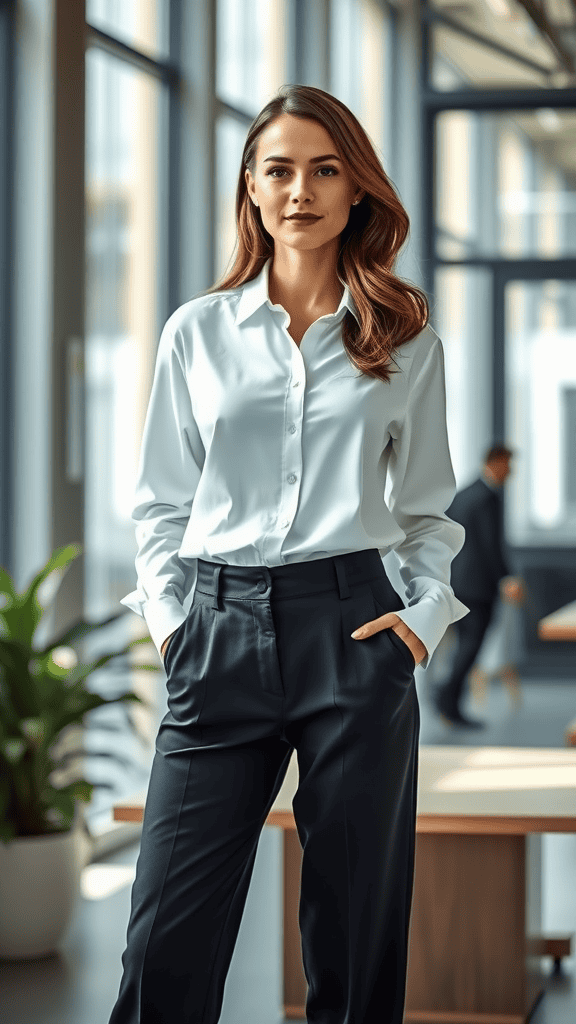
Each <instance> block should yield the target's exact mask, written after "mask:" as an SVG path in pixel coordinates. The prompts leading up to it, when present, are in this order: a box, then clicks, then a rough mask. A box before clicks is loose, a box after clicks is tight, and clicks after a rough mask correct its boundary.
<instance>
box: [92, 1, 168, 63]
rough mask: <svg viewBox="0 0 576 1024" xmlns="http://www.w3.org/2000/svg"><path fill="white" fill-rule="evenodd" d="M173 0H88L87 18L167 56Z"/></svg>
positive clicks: (124, 39) (149, 51)
mask: <svg viewBox="0 0 576 1024" xmlns="http://www.w3.org/2000/svg"><path fill="white" fill-rule="evenodd" d="M169 14H170V0H86V20H87V21H88V22H90V24H91V25H94V27H95V28H99V29H101V30H102V31H103V32H107V33H108V34H109V35H112V36H114V37H115V38H116V39H120V40H122V42H124V43H128V45H129V46H133V47H134V48H135V49H137V50H142V51H144V52H145V53H147V54H149V55H150V56H151V57H166V56H167V55H168V44H169V35H168V31H169Z"/></svg>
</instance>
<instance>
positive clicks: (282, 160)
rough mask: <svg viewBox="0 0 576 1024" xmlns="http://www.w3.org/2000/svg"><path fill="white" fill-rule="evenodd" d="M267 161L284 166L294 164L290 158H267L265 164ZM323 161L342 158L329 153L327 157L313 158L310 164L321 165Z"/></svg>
mask: <svg viewBox="0 0 576 1024" xmlns="http://www.w3.org/2000/svg"><path fill="white" fill-rule="evenodd" d="M267 160H278V161H279V162H280V163H283V164H293V163H294V161H293V160H292V159H291V157H289V156H267V157H266V160H264V163H266V161H267ZM321 160H340V157H339V156H336V154H335V153H327V154H326V156H311V157H310V160H309V161H308V163H311V164H319V163H320V161H321Z"/></svg>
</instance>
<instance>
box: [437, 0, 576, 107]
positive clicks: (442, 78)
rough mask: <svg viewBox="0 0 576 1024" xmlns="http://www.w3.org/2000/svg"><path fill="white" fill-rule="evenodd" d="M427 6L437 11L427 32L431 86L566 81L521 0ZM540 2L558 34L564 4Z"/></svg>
mask: <svg viewBox="0 0 576 1024" xmlns="http://www.w3.org/2000/svg"><path fill="white" fill-rule="evenodd" d="M427 6H429V8H430V11H431V12H433V13H438V15H439V18H438V19H437V20H436V21H435V22H434V23H433V27H432V32H431V64H430V81H431V85H432V87H433V88H434V89H438V90H440V91H450V90H452V89H458V88H462V86H464V87H466V86H467V87H473V88H476V89H542V88H559V89H562V88H564V87H566V86H568V85H571V84H572V81H571V75H570V73H569V71H568V70H567V69H566V68H564V67H563V66H562V64H561V63H560V62H559V60H558V55H557V52H556V51H555V48H554V46H553V44H552V42H551V40H549V39H547V38H546V36H545V35H544V33H543V32H541V31H539V29H538V28H537V27H536V25H535V24H534V21H533V20H532V18H531V17H530V15H529V14H528V11H527V10H526V9H525V8H524V6H523V5H522V4H521V3H516V2H515V0H474V2H472V3H453V0H429V3H428V4H427ZM544 8H545V10H544V11H543V12H544V13H545V15H546V17H547V18H548V20H549V21H550V22H551V23H552V24H554V23H556V26H555V27H556V32H557V34H558V36H559V37H560V38H561V36H562V29H561V27H560V26H561V25H566V24H567V22H568V21H569V19H570V12H569V8H567V7H564V6H563V5H562V4H560V5H559V6H558V5H557V4H556V3H550V2H549V0H545V3H544ZM457 26H462V27H464V28H465V29H468V30H469V34H467V33H466V32H462V31H458V28H457ZM491 43H493V44H494V45H493V46H492V45H490V44H491ZM566 44H568V39H567V40H566ZM566 49H569V46H568V45H566Z"/></svg>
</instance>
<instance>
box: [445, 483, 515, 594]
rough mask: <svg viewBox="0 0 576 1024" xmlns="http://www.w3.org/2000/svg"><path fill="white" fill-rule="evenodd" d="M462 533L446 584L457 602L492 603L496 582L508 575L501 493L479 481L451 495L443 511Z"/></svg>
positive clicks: (509, 573)
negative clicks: (449, 502)
mask: <svg viewBox="0 0 576 1024" xmlns="http://www.w3.org/2000/svg"><path fill="white" fill-rule="evenodd" d="M446 514H447V515H448V516H449V517H450V519H454V520H455V521H456V522H457V523H461V524H462V526H463V527H464V529H465V530H466V538H465V540H464V545H463V547H462V549H461V550H460V551H459V552H458V554H457V555H456V556H455V557H454V559H453V560H452V566H451V576H450V583H451V586H452V589H453V590H454V593H455V595H456V597H457V598H459V600H460V601H463V602H464V604H466V603H467V601H468V600H470V601H493V600H494V599H495V598H496V596H497V594H498V582H499V580H500V579H501V578H502V577H503V576H509V575H511V572H510V568H509V565H508V561H507V558H506V555H505V552H504V536H503V515H502V493H501V491H500V492H496V491H494V490H492V488H491V487H489V486H488V484H487V483H486V482H485V481H484V480H483V479H482V477H479V478H478V479H477V480H474V481H473V482H472V483H471V484H469V485H468V487H464V488H463V489H462V490H461V491H458V493H457V494H456V495H455V497H454V500H453V502H452V504H451V505H450V507H449V508H448V509H446Z"/></svg>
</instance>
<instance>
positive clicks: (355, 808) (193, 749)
mask: <svg viewBox="0 0 576 1024" xmlns="http://www.w3.org/2000/svg"><path fill="white" fill-rule="evenodd" d="M403 607H404V605H403V602H402V600H401V598H400V597H399V595H398V594H397V593H396V591H395V590H394V588H393V587H392V584H391V583H390V581H389V579H388V577H387V575H386V572H385V569H384V566H383V564H382V560H381V558H380V555H379V552H378V550H377V549H376V548H368V549H365V550H363V551H356V552H351V553H348V554H343V555H336V556H331V557H327V558H321V559H315V560H310V561H300V562H296V563H289V564H286V565H281V566H272V567H266V566H260V565H258V566H232V565H224V564H222V563H217V562H212V561H206V560H204V559H199V560H198V577H197V584H196V589H195V592H194V598H193V601H192V604H191V606H190V610H189V612H188V616H187V618H186V620H185V621H184V622H183V623H182V624H181V625H180V626H179V627H178V629H177V631H176V632H175V633H174V635H173V637H172V639H171V641H170V643H169V645H168V649H167V651H166V655H165V657H166V676H167V683H166V685H167V690H168V709H169V710H168V712H167V714H166V715H165V716H164V718H163V719H162V721H161V723H160V726H159V730H158V734H157V737H156V750H155V755H154V759H153V763H152V769H151V775H150V781H149V786H148V793H147V797H146V803H145V809H144V820H143V826H142V837H141V845H140V851H139V856H138V860H137V863H136V874H135V879H134V882H133V886H132V894H131V912H130V919H129V923H128V930H127V941H126V948H125V950H124V953H123V954H122V964H123V975H122V979H121V983H120V990H119V994H118V997H117V1001H116V1003H115V1005H114V1008H113V1010H112V1015H111V1017H110V1021H109V1024H217V1022H218V1020H219V1018H220V1013H221V1008H222V1002H223V996H224V983H225V980H226V976H227V972H228V969H229V966H230V961H231V959H232V954H233V952H234V947H235V943H236V939H237V936H238V931H239V928H240V923H241V918H242V912H243V909H244V905H245V901H246V897H247V894H248V887H249V884H250V879H251V876H252V871H253V867H254V861H255V857H256V851H257V845H258V840H259V837H260V833H261V831H262V828H263V826H264V823H265V821H266V818H267V815H268V812H269V810H270V808H271V805H272V804H273V802H274V800H275V798H276V796H277V794H278V791H279V789H280V786H281V784H282V781H283V779H284V776H285V773H286V770H287V767H288V762H289V760H290V756H291V754H292V751H293V750H294V749H295V750H296V752H297V758H298V769H299V784H298V789H297V792H296V794H295V796H294V799H293V805H292V806H293V811H294V818H295V821H296V826H297V830H298V835H299V838H300V843H301V845H302V876H301V888H300V904H299V924H300V931H301V939H302V959H303V964H304V970H305V974H306V979H307V982H308V992H307V1000H306V1014H307V1020H308V1022H309V1024H402V1020H403V1010H404V1002H405V987H406V972H407V960H408V929H409V919H410V910H411V902H412V889H413V874H414V851H415V832H416V790H417V768H418V736H419V728H420V713H419V707H418V699H417V695H416V688H415V682H414V667H415V662H414V657H413V655H412V653H411V651H410V648H409V647H408V646H407V644H405V643H404V641H403V640H402V639H401V638H400V637H399V636H398V634H397V633H395V632H394V630H392V629H384V630H381V631H379V632H377V633H375V634H374V635H372V636H370V637H368V638H367V639H365V640H354V639H352V637H351V636H350V634H351V633H352V631H353V630H354V629H356V628H357V627H358V626H361V625H362V624H363V623H365V622H368V621H370V620H372V619H375V618H377V617H378V616H380V615H383V614H384V613H385V612H389V611H398V610H400V609H402V608H403ZM238 1024H242V1022H240V1021H239V1022H238Z"/></svg>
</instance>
